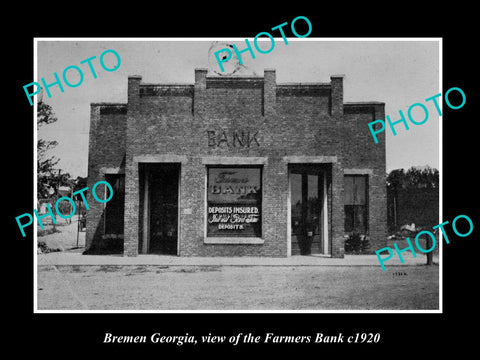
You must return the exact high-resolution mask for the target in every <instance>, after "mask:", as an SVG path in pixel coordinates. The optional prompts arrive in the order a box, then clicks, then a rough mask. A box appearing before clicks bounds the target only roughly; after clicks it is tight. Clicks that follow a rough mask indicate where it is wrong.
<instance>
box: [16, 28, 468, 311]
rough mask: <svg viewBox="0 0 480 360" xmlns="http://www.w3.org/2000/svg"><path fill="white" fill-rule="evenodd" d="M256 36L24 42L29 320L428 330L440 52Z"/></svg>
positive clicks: (399, 43) (403, 43) (408, 42)
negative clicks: (304, 316)
mask: <svg viewBox="0 0 480 360" xmlns="http://www.w3.org/2000/svg"><path fill="white" fill-rule="evenodd" d="M301 20H302V19H299V20H298V32H299V33H301V34H305V33H306V31H307V30H308V28H302V27H301V22H302V21H301ZM303 25H305V24H303ZM306 29H307V30H306ZM260 30H261V29H260ZM272 35H273V36H275V37H274V38H272V37H269V36H265V35H263V36H261V37H255V38H248V39H245V38H218V39H217V38H37V39H35V77H34V78H35V80H34V82H33V83H31V84H29V86H28V87H24V90H25V93H26V97H25V103H26V105H25V106H30V104H29V102H30V103H31V104H32V105H31V106H32V107H33V109H34V113H35V127H36V129H37V131H36V136H35V147H36V149H37V151H36V194H37V199H36V214H35V217H32V216H31V218H32V219H31V220H32V221H31V222H30V224H27V220H29V219H28V218H27V217H25V218H23V219H22V218H20V219H19V220H17V222H18V224H19V227H20V230H21V231H23V228H22V226H24V227H25V228H26V227H27V226H33V227H34V232H35V238H36V244H37V246H36V249H35V260H36V264H35V269H34V270H35V274H34V275H35V276H34V279H35V282H34V292H35V299H34V300H35V304H34V307H35V312H58V311H60V312H95V311H103V312H319V313H322V312H376V311H383V312H433V313H438V312H441V311H442V296H441V294H442V271H441V269H442V262H441V252H442V247H443V246H444V244H442V241H441V239H442V231H441V230H442V229H441V228H439V227H438V226H437V225H438V224H440V222H441V220H440V219H441V192H440V188H441V178H442V168H441V167H442V159H441V154H442V152H441V148H442V141H441V139H442V136H441V134H442V125H441V122H440V118H441V114H442V106H443V105H442V99H443V97H444V96H445V94H444V91H446V90H448V89H444V90H442V86H441V80H442V79H441V74H442V40H441V38H390V39H389V38H316V37H307V36H304V37H301V36H296V34H293V35H292V34H290V35H288V34H287V35H288V37H282V36H279V35H278V34H274V33H273V32H272ZM447 95H449V97H447V98H446V101H447V104H448V106H450V105H451V108H455V107H457V108H458V107H459V106H460V104H461V103H462V91H461V89H460V90H458V88H451V89H450V92H449V94H447ZM463 95H464V94H463ZM449 220H450V222H452V220H456V222H455V224H456V225H457V228H454V230H455V234H458V233H457V230H458V232H459V233H460V234H462V235H464V234H466V233H467V232H468V227H467V228H465V227H463V226H464V225H465V224H466V223H467V221H466V219H465V218H458V219H449ZM436 226H437V227H436ZM449 226H450V225H449ZM430 234H433V235H430ZM462 235H460V236H462ZM432 236H433V237H432Z"/></svg>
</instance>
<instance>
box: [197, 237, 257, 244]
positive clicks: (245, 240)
mask: <svg viewBox="0 0 480 360" xmlns="http://www.w3.org/2000/svg"><path fill="white" fill-rule="evenodd" d="M264 242H265V240H263V239H262V238H258V237H205V238H204V239H203V243H204V244H260V245H261V244H263V243H264Z"/></svg>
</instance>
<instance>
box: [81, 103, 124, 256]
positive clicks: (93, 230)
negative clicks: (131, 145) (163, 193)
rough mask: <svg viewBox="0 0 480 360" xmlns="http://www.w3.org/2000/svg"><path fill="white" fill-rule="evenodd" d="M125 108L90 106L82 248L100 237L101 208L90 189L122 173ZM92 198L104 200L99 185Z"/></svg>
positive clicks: (114, 105)
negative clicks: (87, 206)
mask: <svg viewBox="0 0 480 360" xmlns="http://www.w3.org/2000/svg"><path fill="white" fill-rule="evenodd" d="M126 111H127V105H126V104H111V103H110V104H105V103H92V104H91V106H90V134H89V148H88V181H87V186H88V190H87V193H86V194H87V196H86V198H87V203H88V205H89V207H90V210H88V211H87V213H86V214H87V233H86V248H87V249H89V248H90V247H91V246H92V244H93V243H94V242H100V241H101V240H102V235H103V234H104V222H103V215H104V214H103V212H104V208H105V205H104V204H102V203H99V202H97V201H96V200H95V199H94V198H93V195H92V188H93V186H94V185H95V183H97V182H98V181H101V180H102V181H104V180H105V173H116V172H122V171H123V170H122V169H123V168H124V166H125V140H126V132H125V129H126V124H127V116H126ZM95 190H96V194H97V196H98V197H99V198H100V199H103V198H104V196H105V188H104V186H103V185H100V186H98V187H97V188H96V189H95Z"/></svg>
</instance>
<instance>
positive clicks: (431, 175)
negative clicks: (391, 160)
mask: <svg viewBox="0 0 480 360" xmlns="http://www.w3.org/2000/svg"><path fill="white" fill-rule="evenodd" d="M438 185H439V172H438V170H437V169H434V168H431V167H430V166H427V167H425V168H423V169H419V168H416V167H413V166H412V167H411V168H410V169H408V170H407V171H406V172H405V171H404V170H403V169H395V170H392V171H390V173H389V174H388V176H387V188H389V189H390V190H393V191H395V190H397V189H399V188H403V189H411V188H415V189H421V188H427V189H438Z"/></svg>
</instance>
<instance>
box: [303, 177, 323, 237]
mask: <svg viewBox="0 0 480 360" xmlns="http://www.w3.org/2000/svg"><path fill="white" fill-rule="evenodd" d="M307 183H308V185H307V187H308V200H307V219H306V221H307V224H306V225H307V228H308V231H313V233H314V234H319V230H320V226H319V225H320V202H319V199H318V175H308V176H307Z"/></svg>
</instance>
